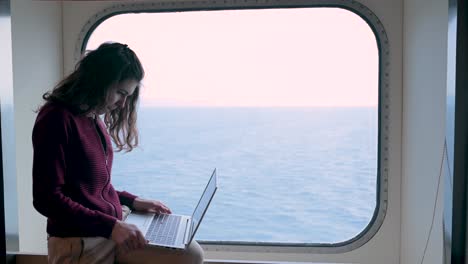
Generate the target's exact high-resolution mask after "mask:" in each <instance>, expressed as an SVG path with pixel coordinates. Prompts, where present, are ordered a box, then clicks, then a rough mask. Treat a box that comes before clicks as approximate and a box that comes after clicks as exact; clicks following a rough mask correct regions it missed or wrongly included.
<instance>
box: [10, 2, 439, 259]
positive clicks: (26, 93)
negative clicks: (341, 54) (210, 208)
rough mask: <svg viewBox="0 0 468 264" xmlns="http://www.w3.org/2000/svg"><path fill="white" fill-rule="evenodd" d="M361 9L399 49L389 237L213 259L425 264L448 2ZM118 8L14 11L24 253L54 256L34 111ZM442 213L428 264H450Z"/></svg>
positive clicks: (385, 229)
mask: <svg viewBox="0 0 468 264" xmlns="http://www.w3.org/2000/svg"><path fill="white" fill-rule="evenodd" d="M118 2H119V3H121V1H118ZM360 2H361V3H363V4H365V5H366V6H367V7H369V8H370V9H371V10H372V11H374V12H375V13H376V15H377V16H378V17H379V18H380V19H381V21H382V22H383V24H384V27H385V29H386V31H387V34H388V37H389V41H390V52H391V67H390V68H391V69H390V84H391V92H390V96H391V107H392V112H391V117H392V119H391V128H390V161H389V165H390V172H389V204H388V208H387V209H388V211H387V216H386V218H385V220H384V223H383V225H382V227H381V228H380V230H379V231H378V232H377V234H376V235H375V236H374V237H373V238H372V239H371V240H370V241H369V243H367V244H366V245H364V246H363V247H361V248H359V249H356V250H354V251H351V252H348V253H344V254H334V255H321V254H316V255H313V254H305V255H298V254H275V253H242V254H240V253H237V252H232V251H229V250H227V251H222V252H207V257H208V258H234V259H236V258H237V259H238V258H245V259H252V258H256V259H278V260H281V259H284V260H297V261H327V262H329V261H340V262H356V263H362V264H365V263H369V264H371V263H383V264H386V263H403V264H406V263H407V264H410V263H411V264H413V263H419V261H420V257H421V255H422V252H423V250H424V247H425V243H426V238H427V235H428V233H429V227H430V225H431V221H432V210H433V206H434V202H435V193H436V189H435V187H437V179H438V172H439V166H440V159H441V155H442V143H443V135H444V133H443V130H444V127H445V125H444V116H445V114H444V111H445V72H446V71H445V68H446V56H445V53H446V28H447V14H446V13H447V1H445V0H444V1H439V0H405V1H404V2H403V0H393V1H388V0H361V1H360ZM113 3H114V2H110V1H99V2H92V1H80V2H59V1H34V0H18V1H12V3H11V5H12V6H11V9H12V44H13V45H12V46H13V71H14V74H13V76H14V79H13V80H14V110H15V130H16V140H15V142H16V160H17V164H16V174H17V184H18V211H19V223H18V226H19V233H20V249H21V251H26V252H36V253H45V252H46V233H45V218H44V217H42V216H40V215H39V214H38V213H37V212H36V211H35V210H34V208H33V207H32V179H31V169H32V145H31V130H32V127H33V124H34V120H35V113H34V112H33V111H34V109H36V107H37V106H38V105H39V104H40V103H41V95H42V93H44V92H45V91H46V90H48V89H50V88H51V87H53V86H54V84H55V83H56V82H57V81H58V80H59V79H61V77H62V76H63V74H64V72H65V73H67V72H69V71H70V70H71V69H72V67H73V65H74V61H73V55H74V51H75V46H76V39H77V37H78V33H79V31H80V30H81V29H82V27H83V25H84V23H85V22H86V21H87V20H88V19H89V17H91V16H92V15H94V14H95V13H97V12H98V11H100V10H102V9H103V8H104V7H105V6H109V5H111V4H113ZM62 5H63V6H62ZM62 7H63V13H62ZM62 18H63V19H64V20H63V23H62ZM403 21H404V22H403ZM62 25H63V28H62ZM62 32H63V34H62ZM62 42H63V43H62ZM62 54H64V55H62ZM403 55H404V56H403ZM402 60H403V61H402ZM440 188H441V190H442V189H443V188H442V186H441V187H440ZM439 195H440V196H441V193H439ZM440 198H441V197H440ZM416 209H417V210H416ZM441 211H442V203H441V201H440V200H439V203H438V207H437V213H436V221H435V223H434V229H433V231H432V234H431V237H430V240H429V244H428V249H427V255H426V258H425V262H424V263H440V262H441V258H442V241H441V240H442V239H441V237H442V236H441ZM421 216H423V217H421ZM400 228H401V232H400ZM400 256H401V257H400ZM400 258H401V259H400Z"/></svg>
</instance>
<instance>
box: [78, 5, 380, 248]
mask: <svg viewBox="0 0 468 264" xmlns="http://www.w3.org/2000/svg"><path fill="white" fill-rule="evenodd" d="M106 41H118V42H122V43H125V44H128V45H129V47H130V48H132V49H133V50H134V51H135V52H136V53H137V54H138V56H139V57H140V59H141V61H142V63H143V65H144V67H145V70H146V77H145V79H144V80H143V87H142V92H141V100H140V105H139V113H138V126H139V131H140V147H139V148H137V149H135V150H134V151H132V152H131V153H116V154H115V159H114V167H113V170H112V172H113V176H112V177H113V184H114V186H115V188H116V189H125V190H127V191H129V192H132V193H135V194H137V195H140V196H142V197H146V198H153V199H158V200H161V201H163V202H164V203H166V204H167V205H168V206H169V207H170V208H171V209H172V211H173V212H175V213H178V214H191V213H192V210H193V208H194V207H195V205H196V204H197V202H198V198H199V197H200V195H201V192H202V191H203V188H204V185H205V183H206V182H207V180H208V178H209V176H210V173H211V171H212V170H213V169H214V168H215V167H216V168H217V171H218V177H219V185H220V188H219V190H218V192H217V194H216V195H215V198H214V200H213V202H212V205H211V207H210V208H209V209H208V212H207V214H206V216H205V218H204V219H203V222H202V224H201V226H200V229H199V231H198V233H197V235H196V239H197V240H201V241H205V242H210V243H220V241H223V243H230V242H234V243H240V244H242V243H245V244H249V243H257V244H258V243H260V244H261V243H272V244H278V243H286V245H288V244H294V243H305V244H309V243H311V244H315V243H318V244H323V243H331V244H334V243H342V242H345V241H349V240H352V239H353V238H355V237H356V236H357V235H358V234H360V233H362V232H363V230H365V229H366V227H367V226H368V225H369V224H370V223H371V220H372V218H373V217H374V214H375V210H376V208H377V202H378V197H379V191H378V177H379V164H378V161H379V155H380V154H379V147H380V146H379V137H378V136H379V103H380V102H379V48H378V44H377V40H376V36H375V34H374V32H373V30H372V28H371V27H370V26H369V24H368V23H367V22H366V21H365V20H364V19H363V18H362V17H361V16H359V15H357V14H356V13H354V12H352V11H350V10H347V9H343V8H338V7H321V8H276V9H242V10H207V11H206V10H205V11H186V12H153V13H125V14H117V15H113V16H110V17H109V18H107V19H105V20H103V21H102V22H101V23H100V24H99V25H98V26H97V27H95V28H94V30H93V31H92V32H90V33H89V38H88V39H87V42H85V43H86V44H85V49H95V48H97V47H98V45H99V44H100V43H103V42H106Z"/></svg>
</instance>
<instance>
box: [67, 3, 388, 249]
mask: <svg viewBox="0 0 468 264" xmlns="http://www.w3.org/2000/svg"><path fill="white" fill-rule="evenodd" d="M312 7H315V8H316V7H336V8H342V9H346V10H349V11H351V12H353V13H355V14H356V15H358V16H360V17H361V18H362V19H364V21H366V22H367V24H368V25H369V27H370V28H371V29H372V31H373V33H374V34H375V37H376V41H377V46H378V52H379V79H378V80H379V87H378V89H379V91H378V97H379V98H378V126H379V127H378V154H377V155H378V157H377V160H378V170H377V187H376V188H377V192H376V193H377V195H376V199H377V201H376V210H375V211H374V214H373V217H372V219H371V221H370V222H369V224H368V225H367V226H366V228H364V230H363V231H361V233H359V234H358V235H356V236H355V237H353V238H351V239H349V240H347V241H344V242H339V243H330V244H328V243H273V242H252V243H246V242H229V241H220V242H213V241H199V242H200V244H202V245H203V248H204V249H205V250H208V251H228V252H252V253H259V252H260V253H262V252H263V253H269V252H274V253H291V254H296V253H297V254H336V253H345V252H349V251H352V250H355V249H357V248H359V247H361V246H363V245H364V244H365V243H367V242H368V241H369V240H371V238H372V237H373V236H374V235H375V234H376V233H377V232H378V230H379V228H380V227H381V226H382V223H383V221H384V218H385V215H386V211H387V206H388V170H389V143H388V141H389V130H390V129H389V127H390V122H389V120H391V119H392V117H391V111H390V100H389V99H390V95H389V94H390V90H389V87H390V86H389V76H390V71H389V69H390V53H389V50H390V49H389V41H388V37H387V33H386V31H385V29H384V27H383V25H382V23H381V21H380V20H379V18H378V17H377V16H376V15H375V14H374V13H373V12H372V11H371V10H370V9H369V8H367V7H366V6H365V5H363V4H361V3H359V2H356V1H354V0H295V1H290V0H194V1H159V2H141V3H120V4H115V5H112V6H110V7H107V8H104V9H102V10H101V11H99V12H97V13H96V14H95V15H94V16H92V17H91V18H90V19H89V20H88V21H87V22H86V23H85V25H84V26H83V27H82V29H81V31H80V33H79V35H78V39H77V40H76V46H75V51H74V62H75V63H76V62H78V61H79V59H80V56H81V54H82V51H83V50H84V49H85V46H86V44H87V41H88V39H89V37H90V35H91V34H92V32H93V31H94V29H95V28H96V27H98V26H99V24H101V23H102V22H103V21H104V20H106V19H107V18H110V17H112V16H115V15H119V14H126V13H150V12H154V13H158V12H183V11H208V10H236V9H272V8H312Z"/></svg>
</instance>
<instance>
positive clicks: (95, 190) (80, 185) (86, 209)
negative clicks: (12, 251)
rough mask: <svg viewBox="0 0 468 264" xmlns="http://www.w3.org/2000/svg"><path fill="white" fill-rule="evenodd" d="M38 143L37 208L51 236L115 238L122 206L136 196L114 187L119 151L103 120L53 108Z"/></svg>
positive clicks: (36, 134)
mask: <svg viewBox="0 0 468 264" xmlns="http://www.w3.org/2000/svg"><path fill="white" fill-rule="evenodd" d="M32 141H33V147H34V159H33V205H34V207H35V208H36V210H37V211H39V212H40V213H41V214H42V215H44V216H46V217H47V233H48V234H49V235H51V236H58V237H92V236H101V237H105V238H109V237H110V235H111V233H112V228H113V227H114V224H115V222H116V221H117V219H119V220H121V219H122V207H121V204H124V205H127V206H129V207H131V205H132V203H133V200H134V199H135V198H136V196H134V195H132V194H130V193H127V192H118V191H116V190H114V187H112V184H111V183H110V180H111V177H110V175H111V168H112V159H113V152H112V145H111V141H110V137H109V135H108V133H107V130H106V129H105V126H104V124H103V123H102V121H101V120H100V119H99V118H96V119H94V118H91V117H87V116H83V115H76V114H74V113H73V112H71V111H69V110H67V108H65V107H63V106H61V105H58V104H47V105H46V106H44V107H43V108H42V109H41V110H40V111H39V114H38V116H37V119H36V123H35V125H34V129H33V135H32ZM104 141H105V144H103V143H104Z"/></svg>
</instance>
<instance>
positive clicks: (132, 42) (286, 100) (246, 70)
mask: <svg viewBox="0 0 468 264" xmlns="http://www.w3.org/2000/svg"><path fill="white" fill-rule="evenodd" d="M106 41H117V42H121V43H125V44H127V45H128V46H129V47H130V48H131V49H132V50H134V51H135V53H136V54H137V55H138V57H139V58H140V60H141V62H142V64H143V67H144V68H145V71H146V76H145V79H144V80H143V87H142V93H141V105H142V106H159V107H194V106H195V107H197V106H199V107H324V106H325V107H355V106H366V107H369V106H371V107H376V106H377V103H378V47H377V42H376V39H375V35H374V33H373V32H372V30H371V28H370V27H369V25H368V24H367V23H366V22H365V21H364V20H363V19H362V18H361V17H359V16H358V15H356V14H355V13H353V12H351V11H348V10H345V9H340V8H295V9H258V10H223V11H186V12H171V13H140V14H123V15H117V16H113V17H111V18H109V19H107V20H105V21H104V22H103V23H102V24H100V25H99V26H98V27H97V28H96V29H95V31H94V32H93V33H92V35H91V37H90V39H89V41H88V44H87V49H95V48H97V47H98V46H99V44H101V43H103V42H106Z"/></svg>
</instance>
